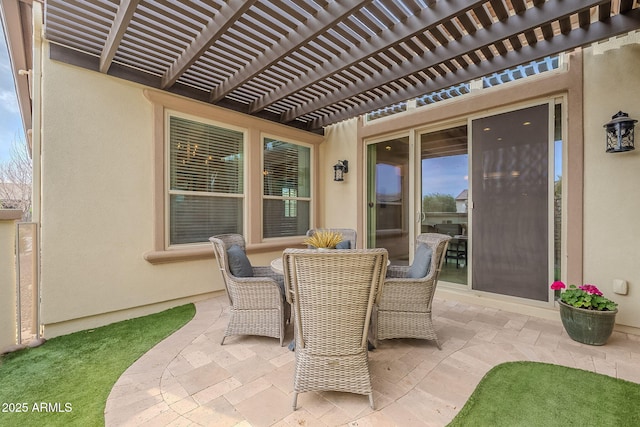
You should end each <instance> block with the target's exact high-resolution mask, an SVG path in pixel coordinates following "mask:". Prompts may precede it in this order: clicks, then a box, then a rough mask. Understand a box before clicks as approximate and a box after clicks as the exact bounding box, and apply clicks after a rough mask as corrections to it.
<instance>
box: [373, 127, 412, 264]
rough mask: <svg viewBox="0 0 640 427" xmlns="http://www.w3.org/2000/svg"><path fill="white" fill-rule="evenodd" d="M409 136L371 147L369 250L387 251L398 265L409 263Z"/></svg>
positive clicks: (391, 139)
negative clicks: (380, 249)
mask: <svg viewBox="0 0 640 427" xmlns="http://www.w3.org/2000/svg"><path fill="white" fill-rule="evenodd" d="M409 147H410V144H409V136H401V137H397V138H389V139H386V140H384V141H382V142H378V143H374V144H369V145H367V247H369V248H386V249H387V251H389V259H390V260H391V262H392V263H394V264H407V263H408V262H409V246H410V241H411V239H413V237H412V236H411V233H412V232H413V227H411V224H410V221H411V218H410V209H411V203H410V191H409V181H410V179H409V177H410V168H409V157H410V156H409V152H410V148H409Z"/></svg>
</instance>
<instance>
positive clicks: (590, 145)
mask: <svg viewBox="0 0 640 427" xmlns="http://www.w3.org/2000/svg"><path fill="white" fill-rule="evenodd" d="M584 70H585V85H584V117H585V120H584V139H585V148H584V157H585V162H584V163H585V167H584V170H585V176H584V280H585V282H587V283H593V284H596V285H598V286H599V287H600V289H601V290H602V291H603V292H604V293H605V294H606V295H608V296H611V297H612V298H613V299H615V301H616V302H617V303H618V304H619V307H618V310H619V312H618V316H617V318H616V321H617V322H618V323H620V324H623V325H630V326H635V327H640V243H639V242H640V222H639V221H638V212H640V197H639V196H638V189H637V186H638V183H639V182H640V149H639V147H640V129H639V128H638V126H637V125H636V132H635V136H636V150H635V151H633V152H630V153H618V154H608V153H605V150H604V144H605V138H604V130H603V127H602V125H603V124H604V123H606V122H608V121H609V120H610V119H611V116H612V115H614V114H615V113H617V112H618V111H619V110H622V111H624V112H626V113H628V114H629V116H630V117H632V118H636V119H639V118H640V72H639V70H640V33H635V34H634V35H632V36H629V37H626V38H620V39H616V40H612V41H610V42H609V43H603V44H601V45H597V46H595V47H593V48H590V49H589V50H588V51H587V52H585V61H584ZM614 279H622V280H626V281H627V283H628V289H629V293H628V294H627V295H616V294H613V289H612V282H613V280H614Z"/></svg>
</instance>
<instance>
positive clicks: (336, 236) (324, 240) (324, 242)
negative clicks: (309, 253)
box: [302, 230, 342, 249]
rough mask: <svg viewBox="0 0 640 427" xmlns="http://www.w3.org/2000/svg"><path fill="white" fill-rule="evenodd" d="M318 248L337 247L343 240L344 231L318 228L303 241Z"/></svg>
mask: <svg viewBox="0 0 640 427" xmlns="http://www.w3.org/2000/svg"><path fill="white" fill-rule="evenodd" d="M302 242H303V243H304V244H306V245H309V246H312V247H314V248H316V249H335V248H336V245H337V244H338V243H340V242H342V233H339V232H337V231H331V230H318V231H316V232H315V233H314V234H313V235H312V236H309V237H307V238H306V239H304V240H303V241H302Z"/></svg>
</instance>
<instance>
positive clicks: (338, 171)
mask: <svg viewBox="0 0 640 427" xmlns="http://www.w3.org/2000/svg"><path fill="white" fill-rule="evenodd" d="M347 172H349V162H348V161H347V160H338V163H336V164H335V165H333V180H334V181H344V174H345V173H347Z"/></svg>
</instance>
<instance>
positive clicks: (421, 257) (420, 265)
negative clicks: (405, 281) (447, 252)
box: [406, 243, 433, 279]
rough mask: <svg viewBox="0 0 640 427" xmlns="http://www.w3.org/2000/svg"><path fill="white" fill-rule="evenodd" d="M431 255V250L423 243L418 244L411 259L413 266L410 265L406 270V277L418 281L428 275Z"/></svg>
mask: <svg viewBox="0 0 640 427" xmlns="http://www.w3.org/2000/svg"><path fill="white" fill-rule="evenodd" d="M432 255H433V250H432V249H431V248H430V247H429V246H427V245H425V244H424V243H420V244H419V245H418V247H417V248H416V254H415V256H414V257H413V264H411V267H409V269H408V270H407V276H406V277H408V278H411V279H419V278H421V277H425V276H426V275H427V274H429V269H430V267H431V256H432Z"/></svg>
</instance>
